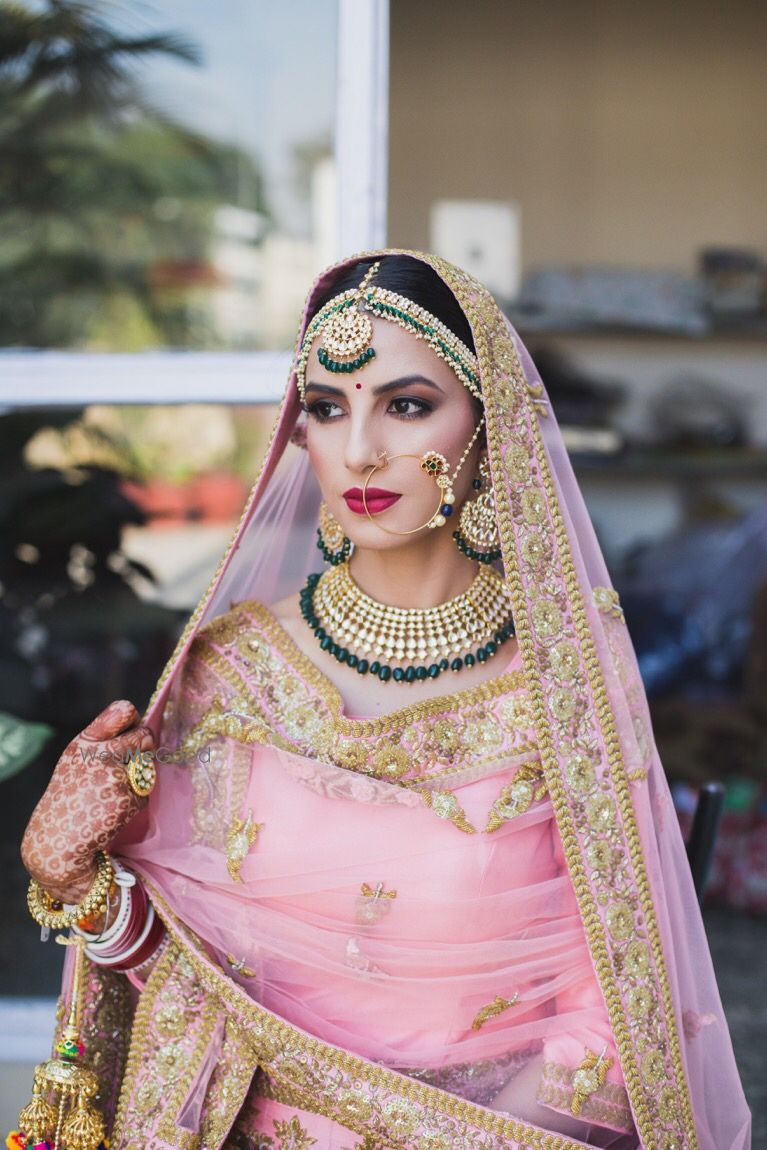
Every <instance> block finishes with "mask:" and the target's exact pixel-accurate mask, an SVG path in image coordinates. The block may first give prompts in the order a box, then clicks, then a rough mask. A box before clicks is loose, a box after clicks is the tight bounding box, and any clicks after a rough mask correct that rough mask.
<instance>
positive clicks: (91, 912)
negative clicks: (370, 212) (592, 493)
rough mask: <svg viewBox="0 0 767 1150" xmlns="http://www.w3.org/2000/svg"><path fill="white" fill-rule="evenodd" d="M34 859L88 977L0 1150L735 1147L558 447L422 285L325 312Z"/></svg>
mask: <svg viewBox="0 0 767 1150" xmlns="http://www.w3.org/2000/svg"><path fill="white" fill-rule="evenodd" d="M315 537H316V538H315ZM315 543H316V544H317V545H318V546H319V548H320V551H321V553H322V558H321V559H320V557H319V556H317V550H316V547H315ZM322 560H324V563H323V562H322ZM318 566H319V567H322V568H323V569H322V570H321V571H318V570H316V568H317V567H318ZM142 752H143V753H142ZM22 853H23V857H24V861H25V864H26V866H27V868H28V870H29V871H30V874H31V875H32V883H31V886H30V909H31V910H32V912H33V914H34V915H35V917H36V918H37V919H38V921H39V922H41V924H42V925H43V927H44V928H46V929H47V928H48V927H54V928H58V927H71V929H72V935H73V938H74V940H75V942H76V943H77V945H75V946H72V947H69V948H68V961H67V963H66V967H65V979H64V1008H65V1010H64V1014H63V1016H62V1017H63V1022H62V1030H61V1034H60V1041H59V1043H58V1047H57V1051H58V1053H57V1058H58V1059H59V1061H58V1062H56V1061H55V1059H54V1062H53V1063H48V1064H47V1068H48V1069H46V1068H45V1067H43V1068H42V1069H41V1070H40V1073H39V1074H38V1078H37V1080H36V1090H35V1094H34V1096H33V1100H32V1103H31V1104H30V1105H29V1106H28V1107H27V1108H26V1109H25V1111H23V1112H22V1115H21V1119H20V1130H19V1132H17V1133H16V1134H15V1135H13V1136H12V1137H13V1138H15V1142H14V1143H13V1145H18V1146H19V1147H26V1146H27V1145H34V1144H35V1143H37V1142H40V1141H42V1140H43V1139H45V1138H48V1139H51V1138H52V1136H53V1131H52V1130H51V1128H50V1127H51V1123H52V1121H53V1119H54V1118H57V1121H58V1130H57V1132H56V1133H57V1137H56V1144H57V1150H66V1148H67V1147H69V1148H71V1150H92V1148H95V1146H96V1145H97V1144H98V1142H99V1140H100V1139H101V1137H102V1136H103V1135H104V1134H105V1133H108V1135H109V1137H110V1139H111V1150H128V1148H133V1147H139V1146H140V1147H142V1148H144V1147H149V1146H152V1147H155V1146H156V1147H166V1148H167V1147H172V1148H178V1150H182V1148H183V1150H187V1148H190V1147H194V1148H195V1150H197V1148H199V1150H218V1148H219V1147H222V1146H226V1147H228V1148H231V1150H235V1148H238V1150H257V1148H267V1147H271V1148H274V1150H308V1148H309V1147H312V1146H316V1147H317V1148H318V1150H320V1148H332V1150H342V1148H347V1147H352V1146H355V1147H365V1148H369V1150H373V1148H374V1147H376V1148H382V1150H383V1148H388V1147H392V1148H399V1150H449V1148H452V1147H465V1148H467V1150H468V1148H472V1150H473V1148H475V1147H476V1148H477V1150H522V1148H524V1147H541V1148H543V1147H551V1148H559V1150H569V1148H571V1147H581V1146H590V1147H613V1148H614V1150H640V1148H641V1150H651V1148H652V1150H656V1148H657V1150H748V1147H750V1114H749V1111H748V1108H747V1106H746V1103H745V1099H744V1097H743V1093H742V1089H741V1086H740V1081H739V1077H738V1072H737V1068H736V1066H735V1062H734V1057H733V1052H732V1047H731V1044H730V1039H729V1034H728V1030H727V1024H726V1021H725V1017H724V1014H723V1011H722V1007H721V1002H720V999H719V995H718V992H717V987H716V982H715V978H714V973H713V969H712V965H711V959H710V955H709V951H708V947H707V944H706V938H705V932H704V929H703V925H702V922H701V917H700V912H699V909H698V904H697V901H696V898H695V893H694V890H693V886H692V880H691V877H690V874H689V868H688V865H687V860H686V855H685V850H684V844H683V842H682V839H681V835H680V831H679V826H678V823H677V820H676V817H675V814H674V809H673V806H672V803H671V800H670V795H669V789H668V785H667V782H666V779H665V776H664V773H663V769H662V766H661V763H660V761H659V758H658V754H657V750H656V748H655V744H654V741H653V735H652V729H651V725H650V720H649V715H648V710H647V704H646V699H645V694H644V690H643V687H642V683H641V679H640V676H639V672H638V668H637V663H636V659H635V657H634V651H633V647H632V644H631V640H630V637H629V635H628V633H627V630H626V626H625V622H624V619H623V613H622V610H621V607H620V602H619V599H618V595H617V594H616V592H615V591H614V590H613V589H612V588H611V586H610V582H609V577H608V574H607V571H606V569H605V566H604V562H603V560H602V556H601V553H600V550H599V547H598V544H597V542H596V538H595V535H594V531H593V528H592V525H591V523H590V521H589V518H588V515H587V513H586V510H585V507H584V504H583V501H582V498H581V495H580V492H579V490H578V487H577V484H576V481H575V479H574V477H573V474H572V470H571V468H570V464H569V461H568V458H567V454H566V451H565V449H564V446H563V442H562V438H561V434H560V432H559V429H558V426H557V423H556V419H555V415H554V412H553V411H552V409H551V406H550V404H549V401H548V398H547V394H546V390H545V387H544V385H543V383H542V381H541V380H540V379H539V377H538V374H537V372H536V369H535V367H534V365H533V363H532V361H531V360H530V358H529V356H528V354H527V352H526V350H525V348H524V347H523V345H522V343H521V341H520V340H519V338H518V336H517V335H516V333H515V332H514V331H513V329H512V328H511V327H510V325H509V324H508V321H507V320H506V319H505V318H504V317H503V315H502V313H501V312H500V311H499V309H498V307H497V306H496V304H495V303H494V301H493V300H492V297H491V296H490V295H489V294H488V293H487V291H486V290H485V289H484V288H482V286H481V285H480V284H478V283H477V282H476V281H475V280H474V279H472V278H471V277H470V276H468V275H467V274H466V273H464V272H462V271H461V270H459V269H458V268H455V267H453V266H451V265H449V264H447V263H445V262H444V261H442V260H440V259H438V258H436V257H433V256H428V255H424V254H421V253H410V252H400V251H383V252H378V253H372V254H370V255H368V256H365V257H356V258H352V259H349V260H346V261H343V262H342V263H340V264H338V265H336V266H335V267H332V268H330V269H328V270H327V271H326V272H325V273H324V274H323V275H322V276H320V277H319V278H318V280H317V281H316V282H315V284H314V285H313V286H312V289H311V291H310V293H309V297H308V300H307V306H306V310H305V314H304V317H303V321H302V324H301V330H300V332H299V335H298V341H297V345H296V354H295V359H294V364H293V369H292V371H291V376H290V379H289V382H288V387H287V390H286V394H285V398H284V400H283V403H282V406H281V408H280V412H279V414H278V417H277V421H276V424H275V428H274V433H273V437H272V441H271V444H270V447H269V449H268V452H267V456H266V459H265V462H264V465H263V468H262V471H261V474H260V476H259V478H258V480H257V482H256V483H255V485H254V487H253V490H252V492H251V495H250V498H249V500H248V503H247V505H246V507H245V510H244V512H243V516H242V519H241V521H240V524H239V525H238V527H237V530H236V532H235V535H234V537H233V539H232V542H231V544H230V546H229V548H228V550H227V552H226V554H225V555H224V557H223V558H222V561H221V563H220V565H219V568H218V570H217V571H216V573H215V575H214V577H213V579H212V581H211V583H210V585H209V587H208V589H207V590H206V592H205V594H204V595H203V597H202V599H201V601H200V603H199V604H198V605H197V607H196V609H195V610H194V612H193V614H192V616H191V618H190V620H189V622H188V625H187V627H186V629H185V631H184V633H183V635H182V637H181V639H180V640H179V643H178V646H177V648H176V651H175V652H174V654H173V656H172V658H171V660H170V662H169V664H168V666H167V667H166V668H165V670H164V672H163V674H162V676H161V678H160V680H159V682H158V685H157V690H156V691H155V693H154V696H153V698H152V700H151V701H150V705H149V708H148V710H147V713H146V714H145V716H144V717H143V719H142V718H141V717H140V716H139V714H138V712H137V711H136V709H135V707H133V706H132V704H130V703H129V702H127V701H125V700H120V701H118V702H116V703H114V704H112V706H111V707H109V708H107V710H106V711H104V712H103V713H102V714H101V715H99V716H98V717H97V718H96V719H95V720H94V721H93V722H92V723H91V724H90V726H89V727H88V728H86V729H85V731H83V732H82V734H81V735H80V736H78V737H77V738H76V739H75V740H73V742H72V743H71V744H70V746H69V747H68V748H67V749H66V751H65V752H64V754H63V755H62V758H61V759H60V761H59V763H58V764H57V767H56V770H55V772H54V775H53V778H52V780H51V783H50V785H49V787H48V789H47V791H46V793H45V794H44V795H43V797H42V798H41V800H40V803H39V805H38V807H37V809H36V810H35V812H34V814H33V816H32V819H31V821H30V823H29V826H28V828H27V831H26V834H25V838H24V843H23V848H22ZM73 1001H74V1002H75V1005H76V1009H75V1008H72V1003H73ZM70 1008H71V1009H70ZM67 1010H69V1014H67ZM75 1015H76V1016H77V1017H76V1018H75ZM67 1019H68V1021H67ZM65 1023H66V1025H65ZM67 1027H69V1029H67ZM75 1032H76V1033H75ZM67 1042H70V1043H73V1042H74V1043H75V1044H77V1043H80V1042H81V1043H82V1045H83V1046H84V1053H83V1055H82V1060H81V1061H82V1064H83V1066H85V1067H89V1068H91V1069H94V1070H95V1071H96V1072H97V1073H98V1076H99V1078H98V1093H97V1095H96V1097H95V1098H94V1097H93V1092H94V1091H95V1089H96V1088H95V1086H94V1087H93V1090H92V1091H91V1093H90V1095H89V1094H88V1090H87V1089H85V1088H84V1087H83V1089H82V1090H81V1094H82V1097H81V1098H80V1099H79V1101H78V1103H77V1105H78V1106H79V1108H80V1111H79V1113H80V1118H79V1123H80V1124H79V1125H78V1124H77V1121H76V1117H77V1114H76V1111H75V1110H73V1109H70V1112H69V1115H68V1116H66V1115H65V1113H64V1110H62V1109H61V1106H63V1103H62V1104H60V1107H59V1113H58V1115H56V1113H55V1104H54V1103H52V1102H51V1098H50V1097H48V1098H47V1097H46V1091H49V1090H50V1089H51V1083H52V1081H53V1079H52V1078H51V1075H53V1078H54V1079H55V1078H56V1074H59V1071H56V1070H55V1069H54V1071H51V1070H50V1067H51V1066H52V1065H54V1067H55V1066H60V1065H61V1060H62V1059H63V1060H66V1058H69V1059H70V1062H69V1063H67V1065H70V1064H71V1061H72V1059H73V1058H74V1057H75V1054H73V1053H72V1051H73V1049H74V1048H73V1047H72V1046H70V1047H69V1048H67V1047H66V1043H67ZM67 1049H68V1050H69V1053H67ZM78 1049H79V1048H78ZM46 1075H47V1076H46ZM59 1077H60V1074H59ZM57 1081H58V1079H57ZM84 1081H85V1080H84ZM89 1081H90V1080H89ZM89 1089H90V1088H89ZM54 1094H55V1091H54ZM74 1094H75V1091H74V1088H72V1090H71V1091H70V1103H68V1105H70V1104H71V1106H74V1103H73V1102H72V1098H74ZM94 1101H97V1102H98V1103H99V1106H100V1110H99V1111H97V1110H96V1109H94V1106H93V1102H94ZM54 1102H55V1100H54ZM52 1106H53V1109H52ZM46 1107H47V1109H46ZM99 1113H100V1114H101V1115H103V1120H104V1122H105V1123H106V1125H105V1126H104V1124H103V1122H102V1119H101V1118H99V1117H98V1115H99ZM67 1123H69V1124H68V1125H67ZM89 1123H90V1124H89ZM9 1144H10V1143H9Z"/></svg>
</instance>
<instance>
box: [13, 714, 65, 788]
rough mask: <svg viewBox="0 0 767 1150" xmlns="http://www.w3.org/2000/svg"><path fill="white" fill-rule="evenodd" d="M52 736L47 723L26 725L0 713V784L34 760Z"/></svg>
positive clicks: (20, 720) (51, 729)
mask: <svg viewBox="0 0 767 1150" xmlns="http://www.w3.org/2000/svg"><path fill="white" fill-rule="evenodd" d="M52 734H53V727H49V726H48V724H47V723H26V722H24V720H23V719H17V718H16V716H15V715H8V714H6V713H5V711H0V783H2V782H4V781H5V779H10V778H11V777H12V776H13V775H16V774H18V773H19V771H21V770H23V768H24V767H26V766H27V765H28V764H29V763H31V762H32V760H33V759H36V758H37V756H38V755H39V754H40V751H41V750H42V749H43V747H44V746H45V744H46V743H47V742H48V740H49V739H50V737H51V735H52Z"/></svg>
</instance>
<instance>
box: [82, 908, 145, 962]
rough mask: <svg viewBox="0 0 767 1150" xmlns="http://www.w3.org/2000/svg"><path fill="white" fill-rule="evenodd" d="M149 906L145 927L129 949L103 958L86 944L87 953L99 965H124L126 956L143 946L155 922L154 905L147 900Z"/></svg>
mask: <svg viewBox="0 0 767 1150" xmlns="http://www.w3.org/2000/svg"><path fill="white" fill-rule="evenodd" d="M147 906H148V907H149V912H148V914H147V916H146V923H145V924H144V929H143V930H142V932H141V934H140V935H139V937H138V938H137V939H136V941H135V942H134V944H133V946H129V947H128V949H127V950H123V951H119V952H118V953H117V954H111V955H110V956H109V958H108V959H105V958H101V957H100V956H99V953H98V951H97V952H96V953H95V954H93V953H92V948H91V947H90V946H86V948H85V953H86V954H87V955H88V957H89V958H91V959H92V960H93V961H94V962H95V963H97V964H98V965H99V966H116V965H117V964H118V963H119V964H120V965H122V964H123V963H124V962H125V960H126V958H130V956H131V955H132V954H135V953H136V951H137V950H138V948H139V947H140V946H143V945H144V943H145V942H146V939H147V935H148V934H149V931H150V930H151V929H152V923H153V922H154V907H153V906H152V903H151V902H147Z"/></svg>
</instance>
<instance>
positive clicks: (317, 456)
mask: <svg viewBox="0 0 767 1150" xmlns="http://www.w3.org/2000/svg"><path fill="white" fill-rule="evenodd" d="M306 451H307V454H308V456H309V462H310V463H311V465H312V469H313V471H314V474H315V475H316V476H317V481H318V483H319V484H320V487H321V486H322V483H323V479H324V478H325V477H326V476H327V473H328V467H329V465H330V460H331V458H332V452H331V451H330V450H329V447H328V443H327V440H326V439H325V440H323V439H322V437H321V436H317V435H313V434H312V432H311V430H309V431H308V432H307V436H306Z"/></svg>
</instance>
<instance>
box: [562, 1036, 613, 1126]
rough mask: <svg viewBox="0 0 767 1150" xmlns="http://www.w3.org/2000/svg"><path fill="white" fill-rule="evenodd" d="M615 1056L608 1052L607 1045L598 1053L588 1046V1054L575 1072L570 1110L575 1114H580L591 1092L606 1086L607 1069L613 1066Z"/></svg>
mask: <svg viewBox="0 0 767 1150" xmlns="http://www.w3.org/2000/svg"><path fill="white" fill-rule="evenodd" d="M614 1061H615V1059H614V1058H612V1057H610V1056H609V1055H608V1054H607V1047H606V1046H603V1047H602V1050H601V1052H600V1053H599V1054H598V1055H597V1054H595V1052H594V1051H593V1050H589V1048H588V1046H587V1047H586V1055H585V1057H584V1059H583V1061H582V1062H581V1064H580V1066H579V1067H578V1069H577V1070H576V1071H575V1072H574V1073H573V1098H572V1102H571V1103H570V1110H571V1112H572V1113H573V1114H580V1112H581V1108H582V1107H583V1103H584V1102H585V1101H586V1099H587V1098H588V1096H589V1094H594V1092H595V1091H597V1090H599V1089H600V1087H602V1086H604V1083H605V1078H606V1077H607V1071H608V1070H609V1069H610V1067H611V1066H612V1064H613V1062H614Z"/></svg>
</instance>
